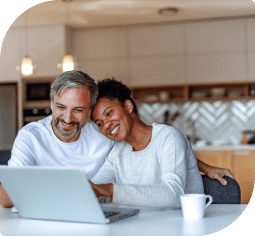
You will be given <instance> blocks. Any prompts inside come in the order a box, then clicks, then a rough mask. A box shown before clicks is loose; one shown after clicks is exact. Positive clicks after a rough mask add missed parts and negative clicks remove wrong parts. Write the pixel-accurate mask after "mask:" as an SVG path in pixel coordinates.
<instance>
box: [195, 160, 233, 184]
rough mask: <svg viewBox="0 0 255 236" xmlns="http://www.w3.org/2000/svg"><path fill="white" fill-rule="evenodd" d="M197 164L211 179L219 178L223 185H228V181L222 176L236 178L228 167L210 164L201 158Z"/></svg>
mask: <svg viewBox="0 0 255 236" xmlns="http://www.w3.org/2000/svg"><path fill="white" fill-rule="evenodd" d="M197 166H198V169H199V171H201V172H203V173H204V174H206V175H207V176H208V177H209V178H211V179H217V180H218V181H219V182H220V183H221V184H222V185H227V181H226V180H225V179H223V178H222V177H223V176H228V177H230V178H232V179H234V176H233V175H232V173H231V172H230V170H228V169H225V168H219V167H215V166H210V165H208V164H206V163H204V162H202V161H200V160H199V159H197Z"/></svg>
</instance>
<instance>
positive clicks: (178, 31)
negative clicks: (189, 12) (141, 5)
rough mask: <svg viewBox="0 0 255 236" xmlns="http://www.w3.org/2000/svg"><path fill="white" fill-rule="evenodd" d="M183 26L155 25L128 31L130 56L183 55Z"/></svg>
mask: <svg viewBox="0 0 255 236" xmlns="http://www.w3.org/2000/svg"><path fill="white" fill-rule="evenodd" d="M183 42H184V27H183V25H181V24H180V25H157V26H144V27H133V28H131V29H130V55H131V56H145V55H161V54H171V53H183V51H184V43H183Z"/></svg>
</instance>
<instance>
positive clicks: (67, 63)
mask: <svg viewBox="0 0 255 236" xmlns="http://www.w3.org/2000/svg"><path fill="white" fill-rule="evenodd" d="M74 65H75V59H74V56H73V55H65V56H64V57H63V58H62V68H61V69H62V71H63V72H66V71H70V70H74V67H75V66H74Z"/></svg>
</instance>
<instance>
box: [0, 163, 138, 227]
mask: <svg viewBox="0 0 255 236" xmlns="http://www.w3.org/2000/svg"><path fill="white" fill-rule="evenodd" d="M0 182H1V184H2V185H3V187H4V188H5V190H6V192H7V194H8V195H9V197H10V199H11V200H12V202H13V204H14V206H15V207H16V208H17V210H18V212H19V214H20V216H21V217H24V218H30V219H46V220H60V221H73V222H87V223H101V224H105V223H110V222H114V221H117V220H120V219H123V218H127V217H129V216H133V215H136V214H137V213H138V212H139V209H129V208H119V207H116V208H110V207H103V206H102V205H101V204H100V203H99V202H98V199H97V198H96V196H95V194H94V191H93V189H92V187H91V185H90V183H89V181H88V180H87V178H86V176H85V174H84V172H83V170H79V169H75V168H64V167H58V168H56V167H8V166H0ZM104 212H105V213H104Z"/></svg>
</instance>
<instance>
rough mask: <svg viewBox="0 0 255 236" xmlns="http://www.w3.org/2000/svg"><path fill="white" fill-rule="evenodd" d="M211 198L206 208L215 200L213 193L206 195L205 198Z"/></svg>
mask: <svg viewBox="0 0 255 236" xmlns="http://www.w3.org/2000/svg"><path fill="white" fill-rule="evenodd" d="M207 198H208V199H209V202H207V204H206V205H205V209H206V208H207V207H208V206H209V205H210V204H211V203H212V201H213V198H212V196H211V195H206V196H205V200H206V199H207Z"/></svg>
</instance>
